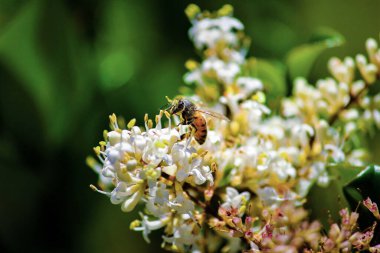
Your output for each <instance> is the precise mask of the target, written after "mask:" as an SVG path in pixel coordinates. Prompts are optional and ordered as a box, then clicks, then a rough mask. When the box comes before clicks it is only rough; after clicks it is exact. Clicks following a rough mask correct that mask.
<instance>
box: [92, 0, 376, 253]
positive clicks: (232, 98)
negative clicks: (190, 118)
mask: <svg viewBox="0 0 380 253" xmlns="http://www.w3.org/2000/svg"><path fill="white" fill-rule="evenodd" d="M232 12H233V9H232V7H231V6H230V5H226V6H224V7H222V8H221V9H220V10H218V11H216V12H213V13H210V12H201V11H200V9H199V8H198V7H197V6H195V5H190V6H189V7H188V8H187V9H186V14H187V15H188V17H189V19H190V21H191V23H192V25H193V26H192V28H191V29H190V32H189V36H190V38H191V40H192V41H193V42H194V46H195V48H196V49H197V50H198V51H199V52H200V55H201V56H202V59H201V61H199V62H198V61H195V60H189V61H188V62H187V63H186V67H187V68H188V70H189V72H188V73H187V74H186V75H185V77H184V80H185V82H186V83H187V84H188V85H191V86H192V87H194V93H195V94H194V95H193V96H191V97H189V99H190V100H191V101H194V103H195V104H196V105H197V106H203V107H207V108H209V109H210V110H213V111H215V112H218V113H220V114H224V115H225V116H226V117H228V118H229V119H230V121H229V122H227V121H223V120H219V119H214V118H212V117H208V116H207V115H205V117H206V122H207V124H206V125H207V139H206V142H205V143H204V144H202V145H199V144H198V143H197V142H196V141H195V140H194V139H193V138H192V134H194V131H193V130H195V131H196V130H197V129H196V126H195V125H192V124H190V126H189V125H184V124H183V121H179V119H178V118H177V116H173V115H171V114H170V113H169V112H168V111H160V113H159V115H157V116H156V118H155V126H153V125H154V124H153V121H152V120H151V119H149V118H148V116H147V115H146V116H145V128H144V129H142V128H140V127H138V126H135V120H131V121H130V122H129V123H128V125H127V129H121V128H120V127H119V125H118V120H117V118H116V116H115V115H111V116H110V121H111V128H112V131H110V132H106V133H105V136H104V137H105V140H104V141H101V142H100V145H99V146H98V147H96V148H95V153H96V154H97V156H98V158H99V160H100V162H101V163H96V162H95V161H94V160H91V159H89V160H88V162H89V164H90V165H91V167H92V168H93V169H94V170H95V171H96V172H97V173H98V174H99V186H100V187H101V188H104V189H101V190H100V189H98V188H97V187H95V186H91V187H92V188H93V189H94V190H96V191H98V192H100V193H103V194H105V195H107V196H109V197H110V200H111V203H113V204H120V205H121V209H122V211H124V212H130V211H132V210H134V209H135V207H136V206H137V205H138V203H143V204H144V206H145V208H144V209H143V210H144V211H143V212H140V216H141V219H140V220H135V221H133V222H132V223H131V229H133V230H136V231H142V234H143V237H144V238H145V240H146V241H148V242H149V237H148V235H149V234H150V233H151V231H153V230H157V229H160V228H163V231H164V235H163V242H164V243H163V246H164V247H165V248H166V249H168V250H171V251H176V252H219V251H223V252H237V251H241V250H247V251H248V252H261V251H264V252H299V251H300V250H304V252H339V251H343V252H349V251H351V250H352V249H356V250H364V249H366V250H370V251H371V252H379V251H380V249H379V248H380V246H379V245H377V246H374V245H372V244H371V243H370V242H371V240H372V238H373V234H374V231H375V228H376V223H374V225H373V226H372V227H371V228H369V229H368V230H367V231H366V232H363V233H362V232H360V231H359V230H358V227H357V219H358V214H357V213H355V212H353V213H351V214H349V211H348V210H346V209H343V210H342V211H341V212H340V215H341V217H342V222H341V225H337V224H332V225H331V227H330V231H329V232H328V234H327V235H323V234H322V231H321V224H320V223H319V222H318V221H314V222H310V221H309V220H308V212H307V211H305V209H304V208H303V207H302V205H303V203H305V202H306V199H307V194H308V193H309V190H310V188H311V187H312V186H313V185H315V184H316V185H319V186H327V185H328V184H329V183H330V181H331V176H330V174H329V172H328V168H330V167H333V166H334V165H336V164H340V163H343V162H344V163H345V164H349V165H353V166H363V165H365V164H366V160H365V159H366V157H367V154H366V152H364V151H363V149H362V148H361V146H360V145H358V144H357V143H356V142H355V141H354V139H355V138H354V136H355V134H357V132H358V130H363V129H364V130H368V129H371V127H372V126H380V111H379V110H380V94H377V95H374V96H373V95H369V92H368V91H369V88H370V87H371V86H372V85H373V84H374V83H375V81H376V80H378V78H379V76H380V49H379V48H378V46H377V43H376V41H375V40H373V39H369V40H368V41H367V44H366V46H367V51H368V55H369V57H368V59H369V60H367V59H366V58H365V57H364V56H363V55H358V56H357V57H356V59H355V60H354V59H352V58H349V57H348V58H345V59H344V60H343V61H342V60H339V59H337V58H333V59H331V60H330V62H329V64H328V66H329V69H330V72H331V74H332V77H330V78H327V79H323V80H319V81H318V82H317V83H316V85H315V86H313V85H310V84H308V83H307V81H306V80H305V79H301V78H299V79H297V80H296V81H295V85H294V90H293V94H292V96H290V97H288V98H284V99H283V100H282V111H281V113H280V114H278V115H276V114H271V110H270V109H269V108H268V107H267V106H266V105H265V102H266V96H265V93H264V84H263V82H262V81H261V80H260V79H258V78H257V77H254V76H252V75H250V71H248V70H249V68H250V66H249V62H250V61H251V60H250V59H247V58H246V54H247V49H248V46H249V39H248V37H247V36H246V35H245V34H244V26H243V24H242V23H241V22H240V21H239V20H237V19H236V18H234V17H232ZM356 70H358V71H357V72H359V73H360V75H361V78H358V79H357V78H356V77H355V73H356ZM172 121H174V122H172ZM194 128H195V129H194ZM355 140H356V139H355ZM364 204H365V206H367V207H368V209H369V210H370V211H371V212H372V213H373V214H374V216H375V217H376V218H377V219H378V218H379V212H378V209H377V206H376V204H375V203H372V202H371V201H370V200H367V201H365V202H364Z"/></svg>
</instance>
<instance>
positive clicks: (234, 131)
mask: <svg viewBox="0 0 380 253" xmlns="http://www.w3.org/2000/svg"><path fill="white" fill-rule="evenodd" d="M230 130H231V133H232V135H234V136H236V135H238V134H239V131H240V124H239V122H237V121H232V122H231V124H230Z"/></svg>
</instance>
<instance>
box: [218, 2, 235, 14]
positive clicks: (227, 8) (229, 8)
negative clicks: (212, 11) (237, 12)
mask: <svg viewBox="0 0 380 253" xmlns="http://www.w3.org/2000/svg"><path fill="white" fill-rule="evenodd" d="M233 12H234V7H232V5H230V4H225V5H223V6H222V8H220V9H219V10H218V16H228V15H232V13H233Z"/></svg>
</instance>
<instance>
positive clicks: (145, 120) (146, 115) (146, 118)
mask: <svg viewBox="0 0 380 253" xmlns="http://www.w3.org/2000/svg"><path fill="white" fill-rule="evenodd" d="M148 120H149V117H148V114H147V113H145V115H144V122H147V121H148Z"/></svg>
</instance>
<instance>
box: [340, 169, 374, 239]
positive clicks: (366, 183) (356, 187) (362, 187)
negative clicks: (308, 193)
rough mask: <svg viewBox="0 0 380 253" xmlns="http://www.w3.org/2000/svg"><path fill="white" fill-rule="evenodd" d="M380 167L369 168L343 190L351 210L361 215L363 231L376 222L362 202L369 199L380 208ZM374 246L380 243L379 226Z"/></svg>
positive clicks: (360, 222) (360, 220)
mask: <svg viewBox="0 0 380 253" xmlns="http://www.w3.org/2000/svg"><path fill="white" fill-rule="evenodd" d="M379 185H380V167H379V166H377V165H371V166H368V167H367V168H366V169H365V170H363V171H362V172H360V173H359V174H358V175H357V176H356V177H355V178H354V179H353V180H352V181H350V182H349V183H348V184H347V185H346V186H344V188H343V192H344V196H345V197H346V199H347V201H348V203H349V204H350V206H351V209H353V210H357V212H358V213H359V226H360V227H361V228H362V229H365V228H368V227H370V226H371V225H372V224H373V223H374V222H375V221H376V219H375V217H374V216H373V214H372V213H371V212H370V211H369V210H368V209H367V208H366V207H364V206H363V205H362V204H360V202H362V201H363V200H365V199H367V198H368V197H369V198H370V199H371V200H372V202H375V203H376V204H377V205H378V206H380V187H379ZM375 235H376V236H375V238H374V239H373V240H372V243H373V244H377V243H380V227H379V226H377V228H376V232H375Z"/></svg>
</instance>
